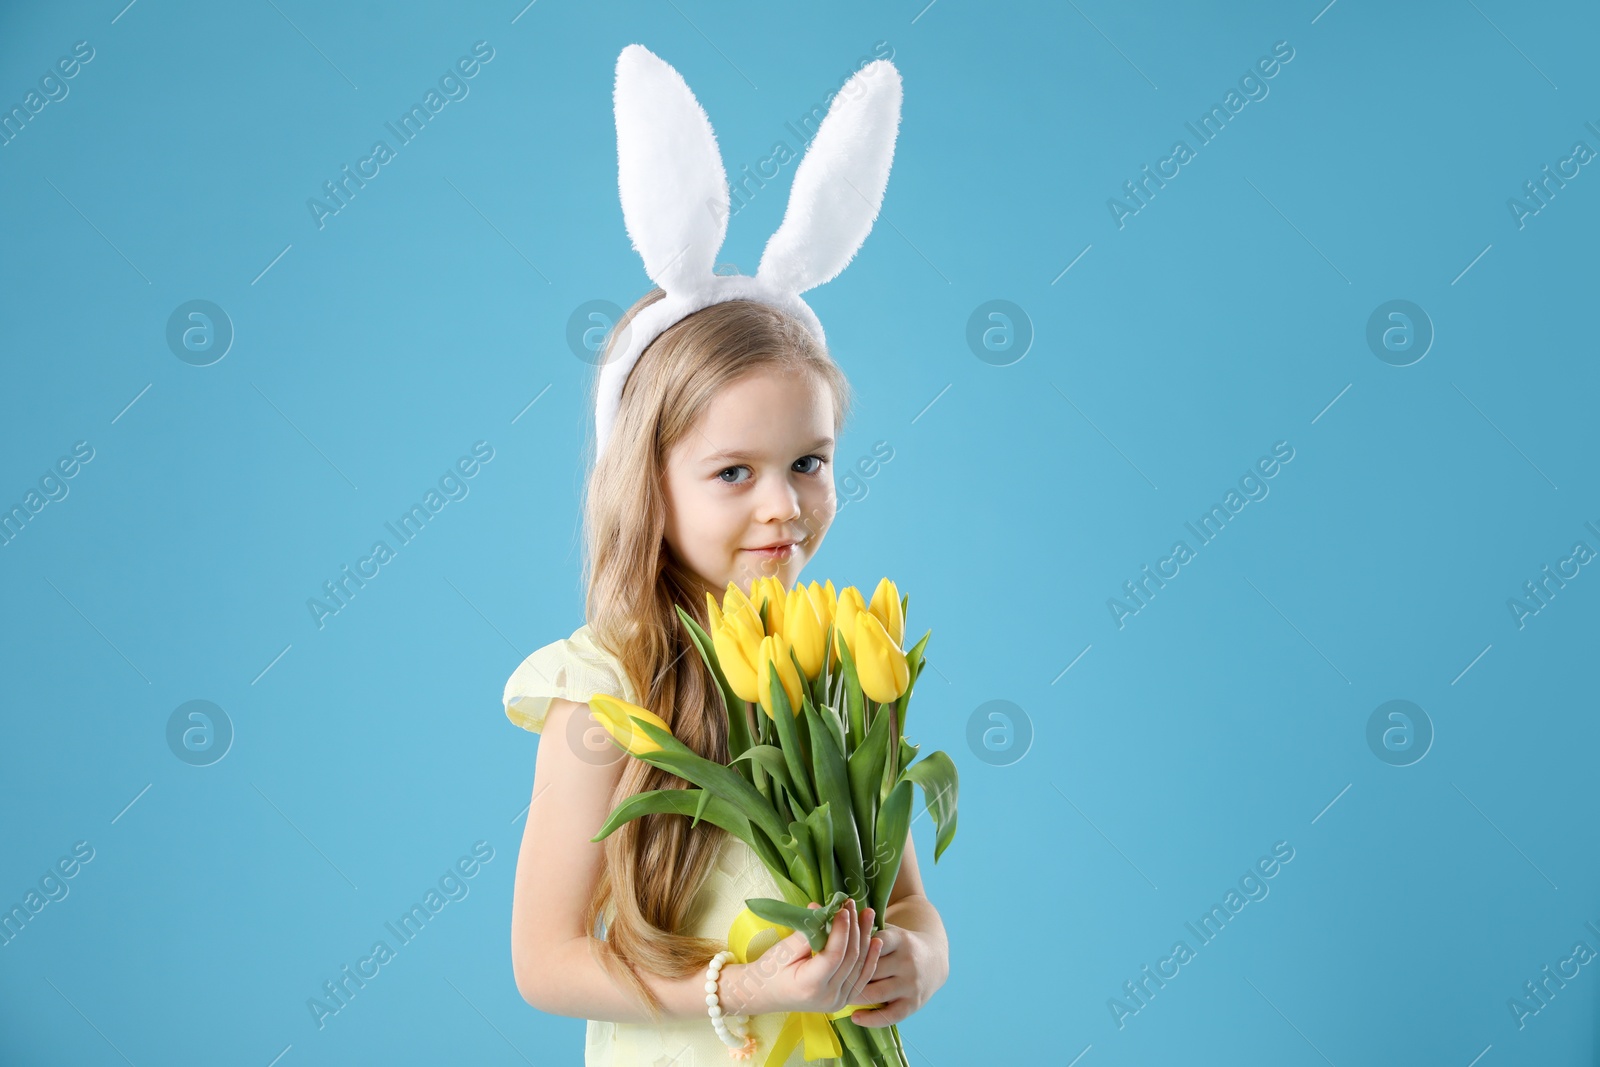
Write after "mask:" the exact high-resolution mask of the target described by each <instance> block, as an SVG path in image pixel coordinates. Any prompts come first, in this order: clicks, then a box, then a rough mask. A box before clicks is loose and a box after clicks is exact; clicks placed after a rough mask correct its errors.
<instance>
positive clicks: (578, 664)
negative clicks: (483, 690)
mask: <svg viewBox="0 0 1600 1067" xmlns="http://www.w3.org/2000/svg"><path fill="white" fill-rule="evenodd" d="M596 693H609V694H611V695H612V696H618V697H621V698H622V699H623V700H626V701H628V702H629V703H633V704H637V703H638V702H639V697H638V695H637V693H635V692H634V689H633V686H632V684H631V683H630V682H629V681H628V672H627V671H625V670H623V669H622V664H621V663H620V662H619V661H618V660H617V659H616V657H614V656H612V655H611V654H610V653H609V652H607V651H606V650H605V649H604V648H602V647H601V646H600V645H599V643H598V642H597V641H596V640H595V638H594V635H593V634H592V633H591V632H590V630H589V627H588V625H587V624H585V625H583V626H580V627H578V629H577V630H576V631H575V632H574V633H573V635H572V636H571V637H564V638H562V639H561V640H559V641H552V642H551V643H550V644H548V645H545V646H544V647H543V648H541V649H539V650H537V651H536V652H534V653H533V654H532V655H530V656H529V657H528V658H527V659H525V660H523V661H522V663H521V664H519V665H518V667H517V669H516V670H515V671H513V672H512V673H511V677H510V679H508V680H507V681H506V689H505V696H504V698H503V703H504V705H505V709H506V718H508V719H510V720H511V721H512V723H513V724H515V725H517V726H520V727H522V728H523V729H524V730H531V731H533V732H534V733H539V732H540V731H541V730H543V729H544V720H545V716H546V715H548V714H549V712H550V701H551V700H552V699H554V698H556V697H561V698H562V699H564V700H571V701H575V702H577V703H579V704H586V703H588V702H589V698H590V697H592V696H594V695H595V694H596Z"/></svg>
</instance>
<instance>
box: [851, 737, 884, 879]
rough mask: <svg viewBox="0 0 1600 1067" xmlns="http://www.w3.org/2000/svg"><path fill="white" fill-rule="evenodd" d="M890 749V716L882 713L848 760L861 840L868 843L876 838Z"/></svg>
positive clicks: (852, 801)
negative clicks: (878, 814) (880, 788)
mask: <svg viewBox="0 0 1600 1067" xmlns="http://www.w3.org/2000/svg"><path fill="white" fill-rule="evenodd" d="M888 751H889V717H888V716H887V715H880V716H878V718H876V719H874V720H873V723H872V727H871V729H869V730H868V731H867V737H866V740H865V741H863V742H862V743H861V747H860V748H857V749H856V750H855V751H854V752H852V753H850V759H849V760H848V761H847V765H848V768H849V775H850V804H851V807H853V808H854V809H855V813H856V825H857V826H858V827H859V828H860V833H861V844H862V846H863V847H866V846H868V845H870V844H871V843H872V840H873V823H874V821H875V819H876V812H877V810H878V805H879V794H878V783H879V782H881V781H882V780H883V773H884V770H883V768H884V763H885V762H886V761H887V759H888Z"/></svg>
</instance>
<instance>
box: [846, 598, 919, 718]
mask: <svg viewBox="0 0 1600 1067" xmlns="http://www.w3.org/2000/svg"><path fill="white" fill-rule="evenodd" d="M855 620H856V622H855V628H856V633H855V640H854V641H853V642H852V643H851V645H850V652H851V654H852V655H854V656H855V658H856V676H857V677H858V678H860V679H861V691H862V692H863V693H865V694H866V695H867V696H868V697H870V698H872V699H873V700H876V701H877V702H878V703H880V704H889V703H892V702H893V701H896V700H899V699H900V694H901V693H904V692H905V691H906V686H908V685H910V684H911V668H910V667H909V666H908V665H907V664H906V654H905V653H904V652H902V651H900V646H899V645H898V644H896V643H895V642H894V641H891V640H890V639H889V631H887V630H885V629H884V628H883V623H881V622H879V621H878V617H877V616H876V615H874V614H872V612H870V611H863V612H859V613H858V614H857V615H856V617H855Z"/></svg>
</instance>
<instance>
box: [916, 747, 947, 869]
mask: <svg viewBox="0 0 1600 1067" xmlns="http://www.w3.org/2000/svg"><path fill="white" fill-rule="evenodd" d="M905 777H906V779H907V780H909V781H913V782H916V783H917V784H918V785H920V786H921V787H922V800H923V803H924V804H925V805H927V810H928V814H929V815H932V816H933V825H934V826H935V827H937V831H936V836H935V838H934V841H935V843H934V846H933V862H935V863H938V862H939V857H940V856H942V855H944V850H945V849H946V848H948V847H949V845H950V842H952V841H954V840H955V837H956V791H957V788H958V787H959V785H960V781H959V779H958V777H957V775H956V765H955V763H954V761H952V760H951V759H950V757H949V756H947V755H945V754H944V753H943V752H932V753H929V754H928V758H927V759H925V760H922V761H921V762H919V763H914V764H912V765H910V766H909V767H907V768H906V773H905Z"/></svg>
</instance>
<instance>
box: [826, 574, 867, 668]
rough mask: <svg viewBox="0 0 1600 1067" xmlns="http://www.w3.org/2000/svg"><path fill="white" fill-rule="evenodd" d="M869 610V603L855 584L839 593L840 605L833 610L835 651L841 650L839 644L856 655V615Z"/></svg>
mask: <svg viewBox="0 0 1600 1067" xmlns="http://www.w3.org/2000/svg"><path fill="white" fill-rule="evenodd" d="M866 610H867V605H866V604H865V603H864V602H863V601H862V599H861V590H859V589H857V588H856V587H855V586H853V585H847V586H845V587H844V591H843V592H841V593H840V594H839V601H838V605H837V606H836V607H835V608H834V611H833V624H834V626H835V627H836V629H835V630H834V635H833V637H834V653H835V654H837V653H838V651H839V647H838V646H839V645H841V644H842V645H844V647H846V648H848V649H849V650H850V654H851V655H854V654H855V651H856V616H857V615H858V614H861V613H863V612H865V611H866Z"/></svg>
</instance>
